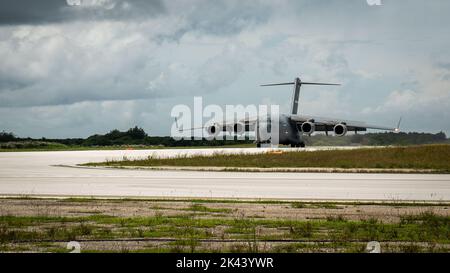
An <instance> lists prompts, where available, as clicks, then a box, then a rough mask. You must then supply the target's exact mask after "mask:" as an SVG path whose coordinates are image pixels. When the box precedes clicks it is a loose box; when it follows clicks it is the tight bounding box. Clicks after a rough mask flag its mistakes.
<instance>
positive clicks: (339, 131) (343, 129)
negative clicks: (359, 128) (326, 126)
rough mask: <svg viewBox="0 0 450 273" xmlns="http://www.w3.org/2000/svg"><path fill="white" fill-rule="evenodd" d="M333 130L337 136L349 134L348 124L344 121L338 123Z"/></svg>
mask: <svg viewBox="0 0 450 273" xmlns="http://www.w3.org/2000/svg"><path fill="white" fill-rule="evenodd" d="M333 131H334V134H335V135H336V136H345V134H347V126H346V125H345V124H342V123H339V124H336V125H335V126H334V128H333Z"/></svg>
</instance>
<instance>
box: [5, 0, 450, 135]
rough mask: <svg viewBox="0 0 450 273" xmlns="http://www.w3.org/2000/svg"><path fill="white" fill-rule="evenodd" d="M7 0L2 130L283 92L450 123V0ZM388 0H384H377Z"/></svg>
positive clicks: (155, 128) (89, 122) (49, 130)
mask: <svg viewBox="0 0 450 273" xmlns="http://www.w3.org/2000/svg"><path fill="white" fill-rule="evenodd" d="M76 1H77V0H67V1H66V0H42V1H27V0H0V131H2V130H5V131H12V132H14V133H15V134H16V135H19V136H31V137H42V136H45V137H85V136H88V135H91V134H94V133H105V132H108V131H109V130H111V129H114V128H118V129H121V130H124V129H127V128H129V127H132V126H135V125H137V126H141V127H143V128H144V129H145V130H146V131H147V132H149V133H150V134H151V135H168V134H169V133H170V128H171V125H172V122H173V120H172V118H171V117H170V112H171V109H172V107H173V106H174V105H177V104H187V105H192V104H193V96H202V97H203V100H204V103H205V104H218V105H225V104H244V105H247V104H257V105H258V104H279V105H280V107H281V110H282V111H289V101H290V98H291V89H290V87H273V88H261V87H258V85H259V84H262V83H267V82H279V81H281V82H285V81H290V80H292V79H293V78H294V77H296V76H300V77H301V78H302V79H303V80H305V81H330V82H339V83H342V84H343V85H342V86H341V87H312V86H308V87H306V86H305V87H303V88H302V93H301V103H300V112H301V113H304V114H312V115H319V116H330V117H341V118H346V119H357V120H363V121H367V122H370V123H377V124H381V125H395V123H396V122H397V120H398V118H399V116H403V118H404V122H403V126H402V129H403V130H406V131H424V132H439V131H441V130H442V131H444V132H446V133H447V134H449V133H450V35H449V27H450V16H448V14H450V1H447V0H442V1H441V0H433V1H424V0H417V1H416V0H383V1H382V5H381V6H370V5H368V4H367V1H366V0H346V1H342V0H323V1H318V0H293V1H287V0H286V1H285V0H281V1H269V0H261V1H245V0H223V1H210V0H204V1H202V0H199V1H196V0H189V1H185V0H167V1H164V0H159V1H145V0H138V1H131V0H128V1H125V0H80V1H81V5H75V6H72V5H68V3H73V2H76ZM369 2H374V1H369Z"/></svg>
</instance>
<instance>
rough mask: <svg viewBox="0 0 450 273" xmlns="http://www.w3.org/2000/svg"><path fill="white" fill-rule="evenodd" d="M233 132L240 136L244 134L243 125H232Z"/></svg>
mask: <svg viewBox="0 0 450 273" xmlns="http://www.w3.org/2000/svg"><path fill="white" fill-rule="evenodd" d="M233 132H234V133H235V134H238V135H241V134H243V133H244V132H245V125H244V124H242V123H240V122H238V123H235V124H234V125H233Z"/></svg>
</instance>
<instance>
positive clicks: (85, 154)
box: [0, 148, 450, 201]
mask: <svg viewBox="0 0 450 273" xmlns="http://www.w3.org/2000/svg"><path fill="white" fill-rule="evenodd" d="M309 149H311V150H313V149H317V148H309ZM243 151H245V152H246V153H258V152H261V151H264V149H189V150H187V149H179V150H178V149H168V150H134V151H129V150H121V151H70V152H66V151H64V152H13V153H0V195H61V196H67V195H73V196H124V197H127V196H128V197H131V196H133V197H135V196H139V197H215V198H276V199H339V200H389V201H393V200H428V201H449V200H450V175H436V174H342V173H235V172H195V171H148V170H119V169H111V170H109V169H108V170H105V169H82V168H68V167H55V166H54V165H59V164H64V165H74V164H78V163H86V162H98V161H104V160H107V159H108V160H111V159H122V158H123V156H126V157H128V158H145V157H147V156H148V155H153V156H158V157H171V156H176V155H179V154H213V153H215V152H226V153H241V152H243Z"/></svg>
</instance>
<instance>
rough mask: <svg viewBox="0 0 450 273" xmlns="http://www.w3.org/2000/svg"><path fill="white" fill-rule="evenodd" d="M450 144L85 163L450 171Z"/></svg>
mask: <svg viewBox="0 0 450 273" xmlns="http://www.w3.org/2000/svg"><path fill="white" fill-rule="evenodd" d="M449 159H450V145H445V144H444V145H421V146H409V147H386V148H376V149H371V148H364V149H355V150H329V151H311V152H304V151H301V152H284V153H281V154H273V153H265V154H234V155H229V154H220V153H217V154H214V155H213V156H192V157H187V156H180V157H177V158H168V159H158V158H152V157H149V158H148V159H145V160H123V161H109V162H102V163H88V164H86V165H90V166H114V167H122V166H137V167H146V166H151V167H160V166H177V167H182V166H190V167H228V168H238V167H257V168H302V167H310V168H312V167H322V168H345V169H348V168H371V169H372V168H373V169H431V170H436V171H439V172H444V173H448V172H450V160H449Z"/></svg>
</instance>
